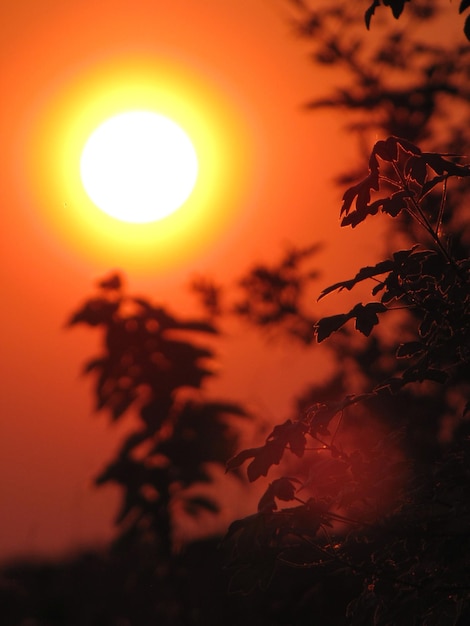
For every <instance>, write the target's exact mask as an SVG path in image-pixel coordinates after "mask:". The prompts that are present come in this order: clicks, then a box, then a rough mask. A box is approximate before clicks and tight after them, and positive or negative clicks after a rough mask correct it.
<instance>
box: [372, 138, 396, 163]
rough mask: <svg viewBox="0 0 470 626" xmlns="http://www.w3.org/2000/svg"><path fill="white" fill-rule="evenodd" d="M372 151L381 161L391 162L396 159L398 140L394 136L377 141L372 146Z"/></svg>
mask: <svg viewBox="0 0 470 626" xmlns="http://www.w3.org/2000/svg"><path fill="white" fill-rule="evenodd" d="M373 153H375V154H377V156H379V157H380V158H381V159H382V161H387V162H389V163H390V162H392V161H396V160H397V159H398V141H397V138H396V137H388V139H386V140H385V141H384V140H380V141H377V143H376V144H375V146H374V148H373Z"/></svg>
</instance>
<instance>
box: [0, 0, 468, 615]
mask: <svg viewBox="0 0 470 626" xmlns="http://www.w3.org/2000/svg"><path fill="white" fill-rule="evenodd" d="M382 4H383V5H384V6H386V7H387V6H388V7H389V8H390V9H391V11H392V13H393V14H394V16H395V17H397V18H398V17H399V15H400V13H401V12H402V11H403V10H405V11H406V12H407V13H408V14H410V15H414V16H415V18H417V19H418V20H420V21H421V22H423V23H424V22H426V21H427V20H428V19H434V18H435V16H436V15H438V6H437V3H435V2H431V0H429V1H428V2H426V3H420V2H417V0H411V1H410V2H407V3H405V2H403V1H397V2H393V1H392V0H390V1H389V2H386V1H385V0H384V2H383V3H382ZM291 5H292V6H293V7H294V8H295V10H296V12H297V13H296V21H295V27H296V32H297V33H299V34H300V35H302V37H306V38H307V39H308V41H309V42H310V43H311V45H312V47H313V57H314V60H315V62H316V63H320V64H323V65H325V66H328V67H331V68H332V69H336V68H342V69H343V70H346V74H347V77H349V81H348V80H346V79H345V82H344V84H343V85H342V87H340V88H338V89H337V90H335V91H333V92H332V93H331V94H330V95H329V96H326V97H317V98H316V99H314V100H312V101H311V102H309V103H308V104H307V108H308V109H309V110H311V111H315V110H317V109H320V108H325V107H326V108H332V109H335V110H341V111H342V112H347V114H348V115H347V117H346V119H347V121H348V130H349V131H351V132H354V133H356V134H357V136H358V137H359V138H360V145H362V146H370V145H371V144H372V141H371V137H372V136H374V137H375V136H380V137H389V139H387V140H385V141H380V142H378V143H376V144H375V147H374V149H373V152H372V155H371V156H370V160H369V173H368V175H367V177H366V178H365V179H363V180H362V181H361V182H359V183H356V181H357V179H358V178H359V176H358V174H357V172H354V171H352V172H347V173H346V174H344V175H343V176H342V177H341V180H342V182H343V184H345V185H349V189H348V191H347V192H346V193H345V195H344V198H343V207H342V218H343V226H351V227H353V228H355V227H356V226H360V225H361V224H362V222H363V221H364V220H365V219H367V220H370V219H372V218H373V216H377V215H379V214H385V216H388V217H392V218H393V219H392V220H391V229H390V237H389V240H388V242H387V243H388V244H389V245H390V249H389V250H387V251H386V257H387V258H385V260H383V261H380V262H378V263H377V262H375V261H374V262H373V264H371V265H370V266H368V267H364V268H361V269H359V271H358V272H357V273H356V275H355V276H353V277H352V278H350V279H347V280H343V281H340V282H338V283H336V284H335V285H332V286H330V287H328V288H326V289H324V290H323V292H322V293H321V295H320V297H325V296H327V295H330V294H331V293H333V292H335V291H341V290H348V291H352V290H353V289H354V288H355V287H356V286H357V285H359V284H362V283H364V282H365V281H370V282H372V285H373V286H372V297H373V298H374V300H373V301H372V302H366V303H365V304H363V303H362V302H360V303H359V304H357V305H356V306H354V307H353V308H352V309H351V310H349V311H347V312H346V313H340V314H337V315H335V316H330V317H327V318H323V319H321V320H317V317H316V316H315V315H314V314H313V313H312V312H311V310H310V309H309V306H308V304H309V302H308V297H307V291H308V290H309V289H310V288H311V285H312V282H313V283H315V281H316V280H317V279H318V272H317V271H316V270H315V271H313V270H311V269H305V263H306V262H307V261H309V260H310V259H311V258H312V256H314V254H315V252H316V250H317V249H318V246H317V245H314V246H309V247H304V248H300V247H299V248H295V247H293V248H291V249H289V250H287V251H286V253H285V254H284V255H283V257H282V258H281V260H280V261H279V263H275V264H272V265H268V264H266V265H262V264H257V265H256V266H254V267H253V268H252V269H251V271H249V272H247V273H246V275H245V276H243V277H242V278H241V280H240V282H239V284H238V286H237V288H238V290H239V293H240V292H241V296H240V297H237V298H236V299H235V301H234V303H233V304H232V305H230V304H229V305H228V306H227V305H226V299H227V298H226V293H225V291H224V289H222V287H221V286H219V285H216V284H215V283H214V282H212V281H211V280H209V279H207V278H200V279H197V280H196V281H194V284H193V287H194V290H195V291H196V292H197V293H198V294H199V296H200V297H201V299H202V302H203V304H204V306H205V309H206V312H207V313H208V316H207V318H205V319H196V320H181V319H180V318H178V317H176V316H174V315H172V314H171V313H169V311H168V309H167V308H164V307H159V306H155V305H153V304H151V303H150V302H149V301H148V300H147V299H145V298H133V297H129V296H127V295H126V294H125V292H124V290H123V287H122V280H121V278H120V277H119V275H117V274H112V275H110V276H109V277H107V278H106V279H104V280H103V281H101V283H100V285H99V289H100V290H99V294H98V296H95V297H92V298H90V299H89V300H87V301H86V302H85V303H84V305H83V306H82V307H81V308H80V309H79V310H78V311H77V312H76V313H75V315H74V316H73V317H72V318H71V320H70V324H71V325H76V324H80V323H81V324H85V325H87V326H88V327H97V328H98V329H99V331H100V332H101V334H102V337H103V339H104V345H103V354H102V355H101V356H99V357H98V358H96V359H93V360H91V361H90V362H89V363H88V364H87V365H86V367H85V373H86V374H87V375H89V376H91V377H94V379H95V385H96V386H95V396H96V407H97V409H98V410H104V411H107V412H108V413H109V414H110V416H111V419H112V420H113V421H116V420H122V419H132V418H133V419H134V424H135V428H134V430H133V431H132V432H131V433H130V434H129V435H128V436H127V438H126V440H125V441H124V442H123V444H122V446H121V448H120V449H119V450H118V452H117V454H116V457H115V459H114V460H112V461H111V462H110V463H109V465H108V466H107V467H106V468H104V469H103V471H102V472H101V474H100V475H99V476H98V478H97V482H98V483H99V484H108V483H113V484H117V485H119V486H120V488H121V491H122V496H123V497H122V506H121V510H120V512H119V514H118V517H117V523H118V525H119V527H120V529H121V541H120V542H117V543H116V544H115V545H114V546H113V548H112V549H111V550H109V551H106V552H105V553H104V554H102V555H101V554H94V555H91V556H88V557H87V556H82V557H80V558H78V559H76V560H75V561H73V562H72V563H68V564H61V565H60V566H59V567H54V566H48V567H46V566H37V567H35V566H29V567H24V568H22V569H21V568H20V570H19V571H18V569H16V570H15V568H10V569H9V570H8V571H7V572H6V574H5V573H4V576H3V581H6V582H7V584H8V585H10V587H11V588H13V589H14V590H15V594H16V596H15V597H16V600H15V602H16V603H15V604H14V606H13V607H10V608H11V612H10V613H7V614H6V617H5V619H7V620H8V617H9V615H10V614H11V616H12V617H11V620H10V621H7V624H8V626H10V624H11V625H12V626H17V625H18V624H19V623H21V621H20V620H22V619H27V618H31V617H32V616H34V618H35V619H36V621H37V622H38V623H40V624H41V626H46V624H47V625H49V624H51V623H64V624H65V623H67V624H75V623H76V624H77V625H78V624H79V625H80V626H82V625H84V624H100V626H101V625H102V624H114V625H115V624H118V623H119V624H126V623H134V622H135V623H138V624H142V625H143V626H145V625H146V624H154V623H157V622H158V623H160V624H168V625H169V624H172V625H175V624H176V625H180V624H181V625H183V624H185V625H186V624H188V625H189V624H201V625H205V626H210V625H211V624H214V625H216V624H220V623H224V624H234V626H238V625H239V624H242V623H243V624H255V623H256V624H257V626H261V625H262V624H266V626H268V625H269V626H273V625H275V624H295V625H296V626H300V625H303V624H305V625H307V624H309V625H310V624H311V623H312V621H313V620H314V619H316V620H317V621H318V622H319V623H321V624H322V625H323V626H330V625H331V626H333V625H334V626H341V625H342V624H346V623H347V624H352V625H353V626H355V625H359V624H361V625H362V624H376V625H379V626H381V625H382V626H390V625H391V624H397V625H402V624H403V625H408V624H410V625H411V624H416V625H421V624H426V625H428V626H429V625H432V624H436V625H439V626H441V625H444V626H446V625H447V624H458V626H464V625H465V624H467V623H469V621H470V611H469V604H468V600H469V595H470V594H469V591H470V581H469V575H468V571H469V568H468V557H467V553H468V550H469V548H470V546H469V532H468V524H469V519H470V509H469V505H468V502H470V498H469V496H470V493H469V491H470V489H469V481H468V468H469V461H470V458H469V453H470V451H469V442H470V438H469V428H468V423H467V420H466V419H465V418H467V417H468V408H469V407H468V398H469V393H470V391H469V377H468V373H469V371H468V369H469V368H468V360H469V352H468V345H469V341H468V332H469V331H468V315H469V295H468V272H469V260H468V256H469V255H468V243H469V236H468V220H467V218H466V215H465V211H466V201H465V194H466V193H468V191H466V190H468V181H467V180H466V179H467V177H468V167H467V166H466V165H463V164H462V162H461V161H460V160H459V159H458V158H456V157H455V156H452V154H468V151H469V147H470V140H469V136H468V131H467V129H468V128H470V125H469V124H468V121H470V107H469V104H468V103H469V102H470V93H469V90H468V84H469V82H468V79H469V77H470V70H469V67H470V66H469V59H470V57H469V50H470V49H469V48H468V46H461V45H455V46H452V47H449V48H445V47H444V46H443V45H442V44H440V43H439V42H436V41H433V42H432V43H429V41H428V42H423V41H419V40H418V39H416V38H415V37H414V33H413V29H411V30H410V31H409V32H408V33H405V32H399V31H396V32H386V33H385V35H384V36H379V37H377V38H376V40H375V44H372V43H371V41H370V40H369V39H368V40H367V45H365V44H364V41H365V40H364V37H363V35H362V32H361V33H360V34H358V32H359V31H357V30H355V28H356V24H357V22H356V21H355V19H356V18H355V16H354V15H352V13H354V11H352V12H351V5H349V6H347V5H345V6H343V7H341V6H340V5H337V3H334V5H329V6H327V7H326V8H325V9H323V10H315V11H313V10H312V9H310V7H309V5H308V4H307V3H305V2H303V1H302V0H293V1H292V2H291ZM379 5H380V3H379V2H376V1H375V2H369V7H368V10H367V12H366V15H365V19H366V21H367V25H368V26H369V25H371V27H372V29H373V30H374V32H377V28H378V27H379V19H380V18H379V13H380V14H381V12H380V11H379V10H377V11H376V14H375V16H373V14H374V11H375V9H378V7H379ZM459 8H460V12H463V11H465V10H467V8H468V3H466V2H461V3H460V7H459ZM360 18H361V24H360V27H361V29H362V30H363V28H364V26H363V20H364V12H363V11H362V13H361V16H360ZM371 20H372V21H371ZM465 28H466V34H467V37H468V19H467V21H466V26H465ZM455 111H459V115H458V116H455V115H454V114H453V113H454V112H455ZM418 145H419V146H421V147H420V148H418ZM441 152H442V154H440V153H441ZM361 175H362V172H361ZM459 181H460V182H462V181H463V183H464V184H463V185H461V184H460V182H459ZM353 183H354V184H353ZM374 219H375V218H374ZM395 239H399V243H400V246H399V247H398V250H397V249H396V247H395V248H393V246H392V244H393V243H395ZM403 241H405V242H406V243H405V246H404V247H403V245H402V244H403ZM417 244H418V245H417ZM228 314H235V315H236V316H238V317H240V318H241V319H243V320H244V321H245V322H246V323H248V324H252V325H254V326H255V327H256V328H258V329H263V330H268V331H270V332H279V333H284V334H285V335H286V336H287V337H288V338H289V339H290V340H293V341H298V342H301V343H302V344H304V345H305V346H311V347H312V348H313V347H314V346H315V342H314V339H315V338H316V340H317V342H323V341H324V340H327V341H325V344H327V345H330V346H331V352H332V354H334V355H335V357H336V358H337V361H338V369H337V371H336V372H335V374H334V375H333V376H332V378H331V379H330V380H329V381H327V382H326V383H323V384H321V385H319V384H318V383H315V382H313V383H312V385H311V388H310V389H308V390H307V391H306V392H305V393H304V395H303V396H302V397H300V398H299V399H298V401H297V406H296V407H295V408H294V410H293V414H292V416H291V417H290V418H289V419H287V420H286V421H285V422H284V423H282V424H279V425H277V426H275V427H274V428H273V430H272V432H271V433H270V434H269V435H268V437H267V439H266V441H265V443H264V444H262V445H260V446H258V447H253V448H249V449H248V450H243V451H241V452H239V453H238V454H236V455H235V456H232V455H233V454H234V453H235V452H236V450H237V449H238V447H239V444H237V437H236V430H235V429H233V428H232V427H231V425H232V422H233V420H234V418H238V417H242V416H244V415H245V412H244V410H243V408H242V407H240V406H239V405H237V404H234V403H232V402H227V401H218V400H207V399H206V398H205V397H204V395H203V393H202V390H203V388H204V383H205V381H206V380H207V378H208V377H209V376H211V371H210V361H211V359H212V358H213V354H214V353H213V348H212V344H213V340H214V339H215V340H216V339H217V330H216V326H215V320H217V319H220V318H223V317H224V316H226V315H228ZM207 319H209V320H212V321H210V322H208V321H207ZM390 320H391V322H390V323H389V321H390ZM351 321H354V323H355V325H356V329H357V331H359V335H364V337H363V339H364V342H361V343H359V342H358V341H357V337H356V334H355V333H354V331H352V330H351V328H350V327H351ZM315 324H316V326H315V333H316V334H314V325H315ZM393 324H395V330H393V329H392V330H390V329H391V328H392V325H393ZM384 327H385V329H386V330H387V331H388V332H387V333H382V329H383V328H384ZM390 334H391V335H392V336H391V337H390ZM442 383H444V384H442ZM131 416H132V417H131ZM299 416H300V417H299ZM286 451H287V452H286ZM230 457H231V459H230V460H229V461H228V464H227V467H228V469H229V470H230V472H236V473H237V472H239V469H240V467H241V466H242V465H243V464H245V463H247V467H248V479H249V480H250V481H255V480H259V479H260V478H261V477H263V476H267V475H268V474H269V475H270V478H269V484H268V485H267V487H266V489H265V491H264V493H263V495H262V496H261V498H260V500H259V506H258V511H257V512H256V513H255V514H254V515H252V516H250V517H248V518H246V519H242V520H237V521H235V522H234V523H233V524H232V526H231V527H230V530H229V532H228V534H227V536H226V538H225V541H224V542H223V544H222V551H223V553H225V554H226V556H227V562H228V570H227V571H225V570H223V569H221V557H222V554H220V553H218V552H217V551H216V542H214V541H212V540H208V541H206V542H194V543H193V544H192V545H190V546H189V547H188V549H187V550H186V551H185V552H184V553H182V554H175V553H174V551H172V547H171V540H172V528H173V523H174V517H175V515H176V514H178V515H180V511H181V510H182V509H186V512H187V514H189V515H198V514H200V513H201V512H203V511H207V512H209V513H212V512H215V511H216V509H217V505H218V503H217V499H216V498H214V497H208V496H207V492H206V490H204V489H199V487H200V486H201V485H202V484H205V485H209V483H210V481H211V480H212V474H211V471H210V466H211V464H215V465H217V466H224V465H225V462H226V461H227V459H229V458H230ZM274 472H276V475H275V476H273V477H271V475H272V474H273V473H274ZM236 475H237V476H239V474H238V473H237V474H236ZM229 476H230V474H229ZM228 478H229V477H228ZM228 478H227V479H228ZM287 505H289V506H287ZM64 572H65V574H66V575H65V576H64ZM226 574H228V578H229V579H230V583H229V584H230V590H231V591H232V592H238V593H234V594H233V595H231V596H229V597H226V596H225V594H224V591H223V590H224V588H225V585H226ZM46 580H47V581H48V584H45V582H44V581H46ZM67 580H70V581H72V582H71V584H70V585H68V584H67V582H66V581H67ZM84 582H87V583H89V584H87V585H85V587H86V590H85V591H83V586H84ZM5 588H6V585H3V589H5ZM31 589H36V591H37V592H36V593H35V594H31V593H30V591H31ZM77 590H78V592H77ZM0 592H1V590H0ZM28 592H29V593H30V595H29V597H28V596H27V594H28ZM243 594H245V595H243ZM25 597H28V601H27V602H26V603H25V600H24V598H25ZM10 598H11V596H10ZM2 600H3V598H2ZM19 606H22V608H21V610H20V609H19V608H18V607H19ZM25 607H26V608H25Z"/></svg>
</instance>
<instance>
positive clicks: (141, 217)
mask: <svg viewBox="0 0 470 626" xmlns="http://www.w3.org/2000/svg"><path fill="white" fill-rule="evenodd" d="M197 174H198V161H197V155H196V152H195V150H194V147H193V145H192V143H191V140H190V139H189V137H188V136H187V134H186V133H185V132H184V131H183V129H182V128H180V127H179V126H178V125H177V124H176V123H175V122H173V121H172V120H170V119H169V118H167V117H165V116H163V115H160V114H158V113H154V112H151V111H128V112H125V113H120V114H119V115H115V116H114V117H111V118H109V119H108V120H106V121H105V122H103V123H102V124H101V125H100V126H98V128H96V130H95V131H94V132H93V133H92V134H91V135H90V137H89V138H88V140H87V142H86V143H85V146H84V148H83V151H82V154H81V159H80V175H81V179H82V183H83V186H84V188H85V190H86V192H87V194H88V196H89V197H90V199H91V200H92V202H93V203H94V204H95V205H96V206H97V207H98V208H99V209H101V210H102V211H104V212H105V213H107V214H108V215H111V216H112V217H115V218H117V219H119V220H122V221H124V222H134V223H147V222H153V221H157V220H161V219H163V218H164V217H167V216H168V215H170V214H171V213H173V212H174V211H176V210H177V209H178V208H180V207H181V206H182V205H183V204H184V202H185V201H186V200H187V199H188V197H189V196H190V195H191V192H192V190H193V188H194V185H195V184H196V179H197Z"/></svg>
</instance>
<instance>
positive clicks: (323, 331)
mask: <svg viewBox="0 0 470 626" xmlns="http://www.w3.org/2000/svg"><path fill="white" fill-rule="evenodd" d="M350 318H351V316H350V315H346V314H345V313H341V314H339V315H330V316H329V317H322V318H321V319H320V320H318V322H317V323H316V324H315V326H314V328H313V330H314V333H315V335H316V337H317V341H318V343H321V342H322V341H324V340H325V339H326V338H327V337H329V336H330V335H331V334H332V333H334V332H336V331H337V330H339V329H340V328H341V326H343V325H344V324H346V322H347V321H348V320H349V319H350Z"/></svg>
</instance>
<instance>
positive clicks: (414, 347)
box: [396, 341, 425, 359]
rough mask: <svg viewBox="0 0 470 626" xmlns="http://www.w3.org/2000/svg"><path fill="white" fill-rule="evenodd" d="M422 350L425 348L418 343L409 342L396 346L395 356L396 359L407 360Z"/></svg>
mask: <svg viewBox="0 0 470 626" xmlns="http://www.w3.org/2000/svg"><path fill="white" fill-rule="evenodd" d="M424 350H425V346H424V344H422V343H421V342H420V341H409V342H408V343H402V344H400V345H399V346H398V348H397V352H396V356H397V358H398V359H402V358H409V357H412V356H415V355H416V354H419V353H420V352H423V351H424Z"/></svg>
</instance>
